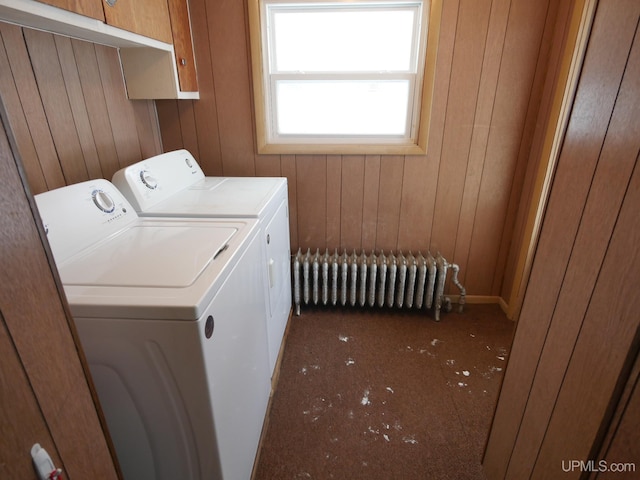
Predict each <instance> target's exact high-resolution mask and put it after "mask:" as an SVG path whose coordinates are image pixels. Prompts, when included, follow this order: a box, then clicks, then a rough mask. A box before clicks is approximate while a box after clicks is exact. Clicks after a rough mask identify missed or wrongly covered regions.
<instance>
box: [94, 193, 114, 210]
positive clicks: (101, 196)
mask: <svg viewBox="0 0 640 480" xmlns="http://www.w3.org/2000/svg"><path fill="white" fill-rule="evenodd" d="M91 197H92V198H93V203H95V205H96V207H98V208H99V209H100V210H102V211H103V212H105V213H111V212H113V211H114V210H115V209H116V204H115V202H114V201H113V199H112V198H111V196H110V195H109V194H108V193H106V192H103V191H102V190H94V191H93V193H92V194H91Z"/></svg>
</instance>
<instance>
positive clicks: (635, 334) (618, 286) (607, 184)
mask: <svg viewBox="0 0 640 480" xmlns="http://www.w3.org/2000/svg"><path fill="white" fill-rule="evenodd" d="M639 32H640V4H639V3H638V2H637V1H635V0H617V1H600V2H598V6H597V10H596V14H595V20H594V23H593V28H592V32H591V36H590V38H589V43H588V49H587V52H586V57H585V61H584V66H583V70H582V72H581V75H580V82H579V84H578V90H577V92H576V97H575V101H574V104H573V107H572V113H571V117H570V121H569V124H568V127H567V132H566V135H565V138H564V142H563V147H562V151H561V153H560V157H559V160H558V164H557V169H556V172H555V176H554V180H553V185H552V188H551V194H550V197H549V202H548V206H547V209H546V211H545V216H544V220H543V224H542V230H541V233H540V239H539V242H538V246H537V250H536V253H535V259H534V262H533V267H532V271H531V277H530V280H529V283H528V286H527V290H526V294H525V298H524V303H523V307H522V312H521V314H520V317H519V321H518V326H517V329H516V332H515V337H514V342H513V346H512V355H511V358H510V359H509V363H508V366H507V369H506V372H505V377H504V382H503V385H502V391H501V393H500V398H499V400H498V404H497V409H496V413H495V417H494V421H493V425H492V429H491V433H490V436H489V440H488V443H487V450H486V454H485V458H484V465H485V471H486V473H487V477H488V478H489V479H490V480H494V479H521V478H531V479H537V478H583V477H584V472H581V471H580V470H579V469H575V470H574V471H571V472H565V471H563V470H562V467H563V464H562V462H563V461H565V462H568V461H570V460H577V461H585V462H586V461H587V460H589V459H591V460H593V459H594V458H595V456H596V455H597V454H598V451H599V450H600V445H601V442H602V436H603V434H604V432H606V429H607V426H608V423H609V421H610V419H611V414H612V411H614V410H615V408H616V404H617V403H618V401H619V398H620V390H621V388H622V387H624V385H625V383H627V381H628V377H629V371H630V370H631V367H632V365H633V362H634V361H635V359H636V358H637V356H638V350H639V348H640V317H639V316H638V312H637V305H638V301H640V292H639V291H638V288H637V284H638V281H640V275H639V273H638V272H639V271H640V252H639V250H638V245H639V244H640V216H639V215H638V205H640V163H639V160H640V36H639V35H638V33H639ZM634 382H635V380H633V379H632V381H631V383H632V384H633V383H634ZM635 398H637V396H636V397H635ZM630 415H635V414H633V412H631V413H630ZM636 428H637V425H636ZM623 451H624V450H623ZM629 451H631V450H629ZM636 451H637V449H636ZM609 458H610V459H611V457H609ZM615 461H616V462H637V461H638V457H637V456H636V457H635V458H624V457H618V458H616V459H615ZM635 476H637V473H635ZM611 478H613V477H611ZM625 478H631V477H625ZM634 478H635V477H634Z"/></svg>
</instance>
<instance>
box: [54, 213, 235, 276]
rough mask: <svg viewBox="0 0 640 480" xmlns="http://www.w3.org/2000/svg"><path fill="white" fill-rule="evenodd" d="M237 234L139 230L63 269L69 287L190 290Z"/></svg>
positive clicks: (208, 229)
mask: <svg viewBox="0 0 640 480" xmlns="http://www.w3.org/2000/svg"><path fill="white" fill-rule="evenodd" d="M236 232H237V229H236V228H231V227H222V226H215V225H206V224H202V225H198V226H193V225H180V224H175V225H162V226H155V225H145V224H135V225H133V226H131V227H129V228H126V229H124V230H123V231H121V232H119V233H118V234H117V235H116V236H114V237H111V238H109V239H108V240H107V241H104V242H100V243H98V244H96V245H95V247H94V248H90V249H87V250H85V251H83V252H82V253H80V254H79V255H76V256H74V257H72V258H71V259H69V261H67V262H64V264H62V265H60V266H59V270H60V277H61V279H62V281H63V283H64V284H65V286H70V285H76V286H105V287H106V286H113V287H153V288H186V287H189V286H190V285H192V284H193V283H194V282H195V281H196V280H197V279H198V277H199V276H200V274H201V273H202V272H203V271H204V270H205V269H206V268H207V266H208V265H209V264H210V263H211V261H212V260H213V259H214V258H215V257H216V256H217V255H218V254H219V253H220V252H222V251H223V250H224V249H225V247H226V246H227V245H228V242H229V241H230V240H231V238H232V237H233V236H234V234H235V233H236Z"/></svg>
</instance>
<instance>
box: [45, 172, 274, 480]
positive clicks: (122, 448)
mask: <svg viewBox="0 0 640 480" xmlns="http://www.w3.org/2000/svg"><path fill="white" fill-rule="evenodd" d="M35 199H36V204H37V206H38V210H39V212H40V216H41V218H42V221H43V224H44V227H45V231H46V232H47V237H48V240H49V243H50V245H51V250H52V252H53V255H54V259H55V263H56V265H57V268H58V271H59V274H60V278H61V280H62V284H63V286H64V291H65V294H66V297H67V300H68V303H69V307H70V311H71V314H72V316H73V319H74V322H75V325H76V328H77V331H78V333H79V338H80V343H81V345H82V347H83V350H84V353H85V356H86V358H87V360H88V364H89V368H90V370H91V376H92V378H93V382H94V384H95V386H96V390H97V392H98V398H99V401H100V404H101V406H102V409H103V411H104V414H105V418H106V421H107V425H108V428H109V432H110V434H111V437H112V439H113V442H114V445H115V450H116V454H117V457H118V460H119V463H120V466H121V468H122V472H123V475H124V478H125V480H147V479H148V480H159V479H162V480H175V479H181V480H185V479H193V480H196V479H197V480H201V479H202V480H204V479H206V480H210V479H223V480H243V479H246V480H248V479H249V478H250V477H251V473H252V468H253V465H254V461H255V458H256V452H257V449H258V444H259V440H260V435H261V431H262V427H263V422H264V418H265V415H266V409H267V404H268V400H269V394H270V389H271V379H270V372H269V369H268V349H267V341H266V327H265V301H264V294H263V292H264V286H263V277H262V276H261V275H259V274H258V272H259V271H260V269H261V262H262V255H261V245H260V239H259V237H258V225H257V223H258V222H257V220H256V219H250V218H246V219H197V218H192V219H177V218H140V217H138V215H137V213H136V211H135V209H134V208H133V207H131V205H130V204H129V202H128V201H127V200H126V198H124V197H123V196H122V194H121V193H120V192H119V191H118V190H117V189H116V187H115V186H114V185H113V184H112V183H111V182H108V181H107V180H94V181H89V182H83V183H79V184H75V185H71V186H67V187H62V188H60V189H57V190H52V191H50V192H46V193H42V194H40V195H36V197H35Z"/></svg>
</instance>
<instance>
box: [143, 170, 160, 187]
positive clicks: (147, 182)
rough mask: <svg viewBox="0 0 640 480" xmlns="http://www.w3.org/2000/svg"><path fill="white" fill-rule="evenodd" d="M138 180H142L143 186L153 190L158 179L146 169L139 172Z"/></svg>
mask: <svg viewBox="0 0 640 480" xmlns="http://www.w3.org/2000/svg"><path fill="white" fill-rule="evenodd" d="M140 180H142V183H143V184H144V186H145V187H147V188H149V189H151V190H155V189H156V188H158V180H157V179H156V177H154V176H153V175H151V173H149V172H148V171H147V170H142V171H141V172H140Z"/></svg>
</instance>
